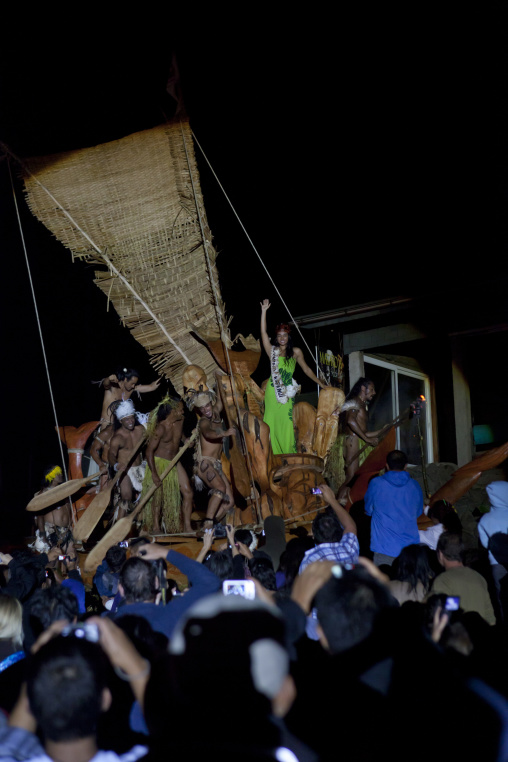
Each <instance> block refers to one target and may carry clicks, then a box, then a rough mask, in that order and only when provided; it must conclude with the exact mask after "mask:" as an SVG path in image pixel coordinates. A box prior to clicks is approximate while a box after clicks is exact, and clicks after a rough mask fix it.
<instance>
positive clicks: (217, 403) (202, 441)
mask: <svg viewBox="0 0 508 762" xmlns="http://www.w3.org/2000/svg"><path fill="white" fill-rule="evenodd" d="M187 406H188V408H189V410H194V409H195V410H196V412H197V413H198V414H199V416H200V418H199V422H198V426H199V438H198V442H197V445H196V453H195V455H194V460H195V466H194V482H195V484H196V487H197V489H202V485H203V484H206V486H207V487H208V488H209V493H208V494H209V495H210V500H209V501H208V507H207V510H206V519H205V523H204V527H203V529H208V528H209V527H211V526H212V525H213V524H217V523H219V522H220V520H221V519H222V518H223V517H224V516H225V515H226V513H227V512H228V511H229V510H231V509H232V508H234V505H235V503H234V499H233V490H232V488H231V484H230V483H229V480H228V478H227V476H226V475H225V473H224V472H223V470H222V464H221V455H222V450H223V443H224V439H226V438H227V437H231V436H234V435H235V434H236V429H235V427H234V426H232V427H231V428H229V429H227V430H226V431H224V428H223V425H222V420H221V417H220V414H221V412H222V402H221V400H220V398H219V399H217V397H216V394H215V392H214V391H212V390H211V389H210V390H208V391H205V392H202V391H201V392H194V393H191V394H190V395H189V396H188V401H187Z"/></svg>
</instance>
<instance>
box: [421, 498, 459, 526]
mask: <svg viewBox="0 0 508 762" xmlns="http://www.w3.org/2000/svg"><path fill="white" fill-rule="evenodd" d="M427 515H428V517H429V518H430V519H436V520H437V521H438V522H439V523H440V524H442V525H443V526H444V528H445V530H446V531H447V532H452V534H458V535H462V524H461V522H460V519H459V517H458V515H457V512H456V511H455V509H454V507H453V505H451V503H449V502H448V500H436V502H435V503H433V504H432V505H431V506H430V508H429V512H428V514H427Z"/></svg>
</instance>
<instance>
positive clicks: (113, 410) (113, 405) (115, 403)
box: [108, 400, 123, 414]
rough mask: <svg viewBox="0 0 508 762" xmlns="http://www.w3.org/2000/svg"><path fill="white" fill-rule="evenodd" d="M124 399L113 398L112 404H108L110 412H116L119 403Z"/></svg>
mask: <svg viewBox="0 0 508 762" xmlns="http://www.w3.org/2000/svg"><path fill="white" fill-rule="evenodd" d="M122 402H123V400H113V402H111V404H110V405H108V412H109V413H111V414H114V413H115V412H116V409H117V407H118V405H121V404H122Z"/></svg>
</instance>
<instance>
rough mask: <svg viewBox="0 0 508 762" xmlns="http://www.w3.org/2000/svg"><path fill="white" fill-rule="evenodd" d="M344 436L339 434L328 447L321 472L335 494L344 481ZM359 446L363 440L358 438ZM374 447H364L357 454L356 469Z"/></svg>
mask: <svg viewBox="0 0 508 762" xmlns="http://www.w3.org/2000/svg"><path fill="white" fill-rule="evenodd" d="M345 438H346V435H344V434H339V436H338V437H337V439H336V440H335V442H334V443H333V445H332V446H331V448H330V452H329V453H328V457H327V459H326V464H325V470H324V472H323V476H324V477H325V479H326V481H327V482H328V484H329V485H330V487H331V488H332V489H333V491H334V492H335V494H337V492H338V491H339V489H340V488H341V487H342V485H343V484H344V482H345V481H346V469H345V464H344V454H345V448H344V444H345V442H344V440H345ZM359 445H360V448H361V447H363V445H364V442H363V441H362V440H361V439H360V442H359ZM373 449H374V448H373V447H366V448H365V450H364V451H363V452H362V453H361V454H360V455H359V456H358V458H357V459H356V470H357V471H358V469H359V468H360V466H361V465H362V464H363V463H365V461H366V460H367V458H368V457H369V455H370V453H371V452H372V450H373Z"/></svg>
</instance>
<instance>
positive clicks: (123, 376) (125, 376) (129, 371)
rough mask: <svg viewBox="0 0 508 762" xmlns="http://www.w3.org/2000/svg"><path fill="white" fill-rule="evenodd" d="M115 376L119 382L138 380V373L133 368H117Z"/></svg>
mask: <svg viewBox="0 0 508 762" xmlns="http://www.w3.org/2000/svg"><path fill="white" fill-rule="evenodd" d="M115 376H116V377H117V379H118V380H119V381H125V380H127V381H130V380H131V378H139V373H138V371H137V370H136V369H135V368H117V371H116V373H115Z"/></svg>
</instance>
